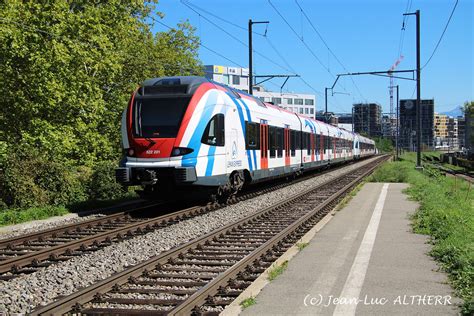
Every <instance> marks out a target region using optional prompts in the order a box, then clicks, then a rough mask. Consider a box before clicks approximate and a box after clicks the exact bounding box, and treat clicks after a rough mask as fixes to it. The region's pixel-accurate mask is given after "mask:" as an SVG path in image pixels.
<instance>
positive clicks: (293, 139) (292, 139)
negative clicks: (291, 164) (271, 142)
mask: <svg viewBox="0 0 474 316" xmlns="http://www.w3.org/2000/svg"><path fill="white" fill-rule="evenodd" d="M296 133H297V132H296V131H290V154H291V157H295V156H296V135H297V134H296Z"/></svg>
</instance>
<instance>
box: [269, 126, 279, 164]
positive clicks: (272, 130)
mask: <svg viewBox="0 0 474 316" xmlns="http://www.w3.org/2000/svg"><path fill="white" fill-rule="evenodd" d="M276 129H277V128H276V127H273V126H270V127H269V128H268V134H269V135H268V136H269V138H270V139H269V143H270V158H275V157H276V149H277V140H276V137H277V135H276Z"/></svg>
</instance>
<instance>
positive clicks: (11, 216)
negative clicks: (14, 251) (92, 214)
mask: <svg viewBox="0 0 474 316" xmlns="http://www.w3.org/2000/svg"><path fill="white" fill-rule="evenodd" d="M137 198H138V195H137V194H136V193H134V192H129V193H127V194H125V195H124V196H123V197H121V198H118V199H112V200H89V201H85V202H80V203H75V204H71V205H67V206H44V207H31V208H28V209H17V208H10V209H3V210H0V227H1V226H7V225H14V224H20V223H24V222H28V221H33V220H39V219H47V218H49V217H53V216H61V215H66V214H68V213H79V212H86V211H91V210H97V209H100V208H106V207H111V206H114V205H117V204H120V203H123V202H127V201H133V200H136V199H137Z"/></svg>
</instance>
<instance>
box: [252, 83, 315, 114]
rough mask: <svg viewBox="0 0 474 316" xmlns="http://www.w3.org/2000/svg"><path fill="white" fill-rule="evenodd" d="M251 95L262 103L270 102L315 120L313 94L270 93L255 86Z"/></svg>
mask: <svg viewBox="0 0 474 316" xmlns="http://www.w3.org/2000/svg"><path fill="white" fill-rule="evenodd" d="M253 95H254V96H256V97H258V98H260V100H262V101H263V102H272V103H273V104H275V105H278V106H279V107H282V108H284V109H286V110H288V111H291V112H294V113H298V114H303V115H306V116H309V117H312V118H316V96H315V95H314V94H303V93H285V92H271V91H266V90H264V89H263V87H260V86H256V87H254V90H253Z"/></svg>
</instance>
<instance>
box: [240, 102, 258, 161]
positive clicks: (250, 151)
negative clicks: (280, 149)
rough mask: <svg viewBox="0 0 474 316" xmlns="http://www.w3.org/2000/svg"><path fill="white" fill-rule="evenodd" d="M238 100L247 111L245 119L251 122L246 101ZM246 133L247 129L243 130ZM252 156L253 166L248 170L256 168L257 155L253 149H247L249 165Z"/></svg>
mask: <svg viewBox="0 0 474 316" xmlns="http://www.w3.org/2000/svg"><path fill="white" fill-rule="evenodd" d="M238 101H240V102H241V103H242V104H243V105H244V107H245V111H246V112H247V120H248V121H249V122H252V116H251V115H250V110H249V107H248V106H247V103H245V101H244V100H242V99H240V100H238ZM246 133H247V131H245V133H244V134H246ZM244 139H247V138H244ZM252 156H253V163H254V168H250V170H253V169H257V156H256V154H255V150H249V149H247V158H248V160H249V166H251V165H252Z"/></svg>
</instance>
